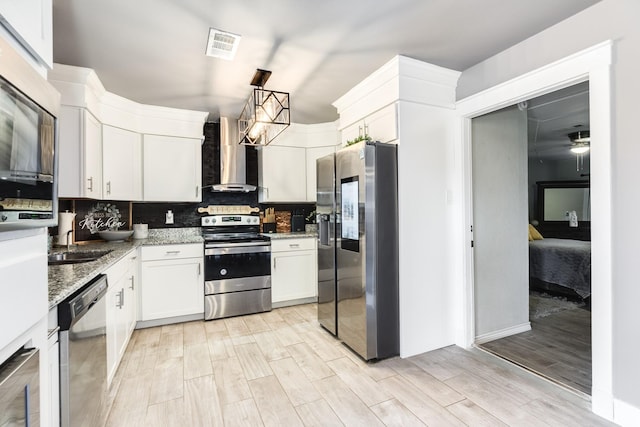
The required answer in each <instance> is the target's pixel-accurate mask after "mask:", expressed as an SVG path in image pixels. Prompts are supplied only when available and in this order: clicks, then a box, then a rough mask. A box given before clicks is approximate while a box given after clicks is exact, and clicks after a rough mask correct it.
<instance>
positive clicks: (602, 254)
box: [454, 40, 613, 420]
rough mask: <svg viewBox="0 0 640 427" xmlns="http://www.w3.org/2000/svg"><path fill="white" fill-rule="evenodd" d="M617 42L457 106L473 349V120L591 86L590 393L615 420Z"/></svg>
mask: <svg viewBox="0 0 640 427" xmlns="http://www.w3.org/2000/svg"><path fill="white" fill-rule="evenodd" d="M612 54H613V42H612V41H610V40H608V41H605V42H602V43H599V44H597V45H595V46H592V47H590V48H587V49H585V50H582V51H580V52H577V53H575V54H573V55H570V56H568V57H566V58H563V59H561V60H559V61H556V62H553V63H551V64H548V65H545V66H543V67H540V68H538V69H536V70H533V71H531V72H528V73H525V74H523V75H521V76H519V77H516V78H514V79H511V80H508V81H506V82H504V83H501V84H498V85H496V86H493V87H491V88H489V89H486V90H484V91H482V92H479V93H477V94H474V95H471V96H469V97H467V98H464V99H462V100H460V101H458V102H457V104H456V111H457V113H458V118H459V126H458V134H457V138H456V139H457V141H456V142H457V143H456V147H455V148H454V150H455V151H456V158H457V159H458V162H457V164H456V169H457V170H458V174H457V176H456V177H455V179H456V183H455V184H456V186H457V189H458V191H459V194H461V200H460V204H461V206H460V210H459V211H458V212H460V214H459V215H460V217H459V218H457V224H459V226H458V227H457V228H458V230H457V231H456V234H455V236H456V246H457V247H458V251H457V253H458V254H462V257H461V258H462V259H459V260H458V261H457V267H459V271H462V277H461V279H462V289H461V295H460V296H461V298H460V299H459V301H461V306H460V307H458V311H459V312H458V314H459V316H458V318H459V319H460V321H461V327H460V328H458V331H459V334H458V336H457V337H456V344H458V345H460V346H462V347H465V348H469V347H472V346H473V345H474V340H475V324H474V319H475V306H474V286H475V285H474V264H473V248H472V245H471V244H470V242H472V241H473V232H472V228H471V227H472V224H473V221H472V220H473V205H472V200H473V198H472V196H473V193H472V191H473V187H472V179H471V176H472V174H471V172H472V171H471V167H472V158H471V120H472V119H473V118H474V117H478V116H481V115H483V114H486V113H489V112H492V111H496V110H499V109H501V108H504V107H507V106H510V105H514V104H517V103H518V102H521V101H525V100H528V99H531V98H534V97H537V96H540V95H543V94H546V93H550V92H553V91H556V90H559V89H562V88H565V87H568V86H571V85H574V84H577V83H580V82H583V81H587V80H588V81H589V104H590V131H591V195H592V211H591V215H592V218H591V219H592V222H591V259H592V261H591V266H592V270H591V283H592V284H591V288H592V290H591V292H592V295H593V297H592V307H591V319H592V322H591V323H592V332H591V341H592V393H591V402H592V410H593V412H594V413H596V414H598V415H600V416H602V417H605V418H607V419H610V420H612V419H613V391H612V389H613V386H612V382H613V379H612V378H613V362H612V360H613V358H612V352H613V349H612V347H613V339H612V335H613V330H612V324H613V322H612V314H613V313H612V312H613V310H612V244H611V230H612V188H611V186H612V170H611V135H612V127H611V112H612V108H613V107H612V100H611V84H612V83H611V62H612Z"/></svg>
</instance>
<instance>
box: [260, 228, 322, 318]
mask: <svg viewBox="0 0 640 427" xmlns="http://www.w3.org/2000/svg"><path fill="white" fill-rule="evenodd" d="M317 282H318V280H317V251H316V239H315V238H293V239H274V240H272V241H271V301H272V304H273V306H274V307H282V306H286V305H292V304H298V303H306V302H312V301H313V300H314V299H315V298H316V297H317V287H318V283H317Z"/></svg>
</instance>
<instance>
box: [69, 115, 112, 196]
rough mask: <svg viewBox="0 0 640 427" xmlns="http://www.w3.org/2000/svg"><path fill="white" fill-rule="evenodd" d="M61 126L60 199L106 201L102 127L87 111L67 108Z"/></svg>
mask: <svg viewBox="0 0 640 427" xmlns="http://www.w3.org/2000/svg"><path fill="white" fill-rule="evenodd" d="M58 123H59V124H60V125H59V135H60V137H59V144H58V152H59V160H58V164H59V168H58V170H59V172H58V175H59V184H58V185H59V187H58V192H59V196H60V197H71V198H89V199H101V198H102V125H101V124H100V122H99V121H98V120H97V119H96V118H95V117H94V116H93V114H91V113H90V112H89V111H87V110H86V109H84V108H78V107H67V106H63V107H62V108H61V109H60V117H59V120H58Z"/></svg>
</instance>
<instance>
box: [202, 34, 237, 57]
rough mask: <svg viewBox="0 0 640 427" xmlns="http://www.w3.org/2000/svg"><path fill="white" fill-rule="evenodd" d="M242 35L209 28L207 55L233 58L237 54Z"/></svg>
mask: <svg viewBox="0 0 640 427" xmlns="http://www.w3.org/2000/svg"><path fill="white" fill-rule="evenodd" d="M240 39H241V37H240V36H239V35H237V34H232V33H227V32H226V31H220V30H216V29H215V28H209V40H208V41H207V50H206V54H207V56H212V57H214V58H222V59H227V60H231V59H233V57H234V56H236V51H237V50H238V44H240Z"/></svg>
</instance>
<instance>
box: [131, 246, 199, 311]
mask: <svg viewBox="0 0 640 427" xmlns="http://www.w3.org/2000/svg"><path fill="white" fill-rule="evenodd" d="M141 251H142V252H141V260H142V264H141V269H140V272H141V278H140V279H141V280H140V282H141V288H140V308H141V311H140V316H139V320H140V321H143V322H148V321H154V320H168V319H170V318H175V317H178V316H188V315H204V271H203V256H204V250H203V248H202V244H201V243H197V244H180V245H161V246H143V247H142V248H141ZM176 321H180V320H178V319H176ZM163 323H171V322H170V321H167V322H163Z"/></svg>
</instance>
